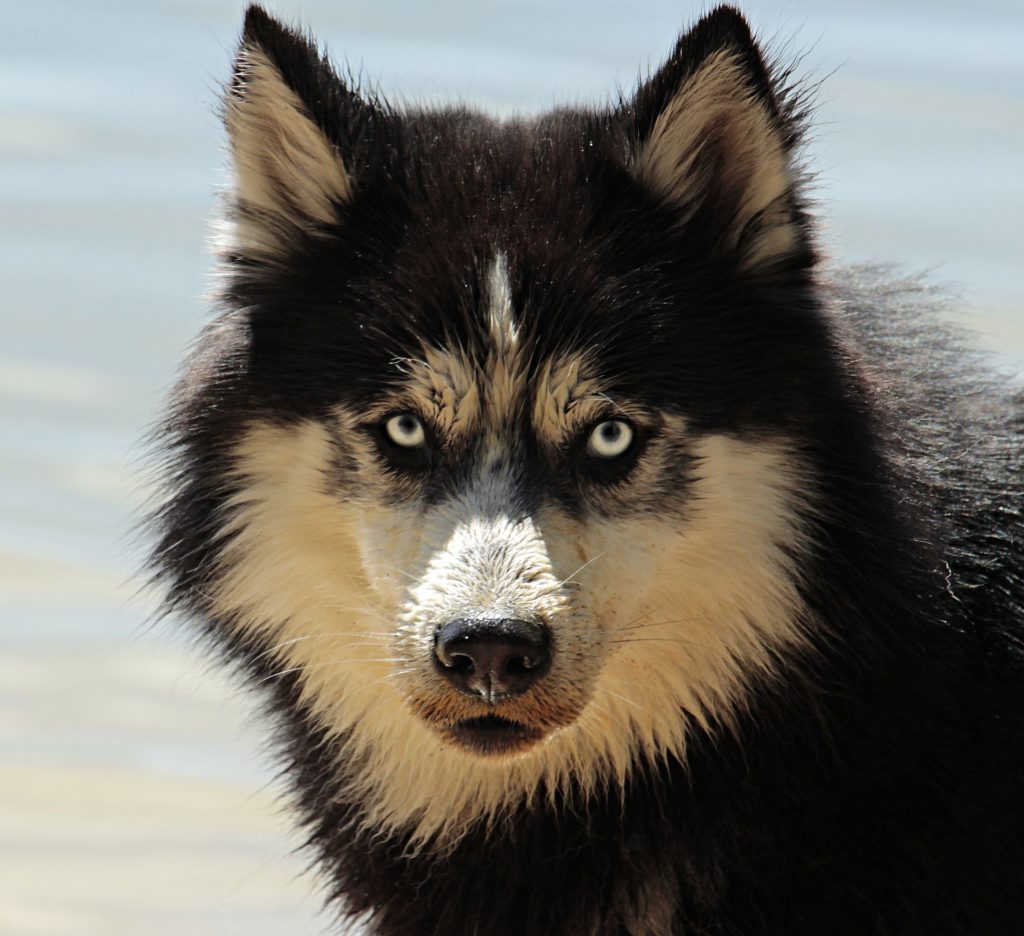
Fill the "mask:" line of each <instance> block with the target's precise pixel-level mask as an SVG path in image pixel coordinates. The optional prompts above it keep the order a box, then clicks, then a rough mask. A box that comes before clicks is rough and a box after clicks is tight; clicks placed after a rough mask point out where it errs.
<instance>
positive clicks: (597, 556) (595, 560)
mask: <svg viewBox="0 0 1024 936" xmlns="http://www.w3.org/2000/svg"><path fill="white" fill-rule="evenodd" d="M603 555H604V553H603V552H599V553H598V554H597V555H596V556H592V557H591V558H590V559H588V560H587V561H586V562H584V563H583V565H581V566H580V567H579V568H578V569H577V570H576V571H575V572H573V573H572V575H567V576H566V577H565V578H564V579H562V581H560V582H559V583H558V584H559V587H561V586H562V585H565V584H566V583H567V582H568V581H570V579H574V578H576V576H577V575H579V574H580V572H582V571H583V570H584V569H585V568H586V567H587V566H588V565H590V563H592V562H597V560H598V559H600V558H601V557H602V556H603Z"/></svg>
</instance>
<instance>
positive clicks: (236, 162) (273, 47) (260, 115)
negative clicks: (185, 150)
mask: <svg viewBox="0 0 1024 936" xmlns="http://www.w3.org/2000/svg"><path fill="white" fill-rule="evenodd" d="M373 111H374V108H373V107H372V106H371V105H370V104H368V103H366V102H364V101H363V100H361V99H360V98H359V96H358V95H357V94H356V93H355V92H353V91H351V90H349V89H348V87H347V86H346V85H345V83H344V82H343V81H342V80H341V79H340V78H339V77H338V76H337V75H336V74H335V73H334V71H333V70H332V69H331V67H330V65H329V64H328V62H327V60H326V59H325V58H324V57H323V56H321V55H320V53H319V52H318V51H317V49H316V47H315V46H314V45H313V43H312V42H311V41H309V40H308V39H306V38H305V37H304V36H301V35H299V34H298V33H296V32H293V31H292V30H290V29H287V28H286V27H284V26H282V25H281V24H280V23H279V22H277V21H276V20H275V19H273V18H272V17H271V16H270V15H268V14H267V13H266V12H265V11H264V10H263V9H262V8H261V7H259V6H257V5H253V6H250V7H249V9H248V11H247V12H246V16H245V27H244V30H243V33H242V42H241V45H240V47H239V50H238V56H237V58H236V59H235V68H234V73H233V75H232V79H231V85H230V88H229V89H228V92H227V95H226V97H225V101H224V122H225V125H226V126H227V130H228V137H229V140H230V148H231V158H232V165H233V169H234V188H233V191H232V193H231V194H232V216H233V221H234V222H235V224H234V227H235V230H234V232H233V235H232V238H231V240H232V243H231V245H230V250H231V251H233V252H235V253H237V254H240V255H242V256H246V257H248V258H251V259H265V260H270V259H273V258H274V257H277V256H279V255H281V254H282V253H286V252H287V250H288V247H289V245H291V244H293V243H294V242H295V241H296V238H297V236H300V235H302V234H309V233H316V232H317V231H321V230H324V229H325V227H326V226H329V225H331V224H332V223H334V222H335V221H336V220H337V211H338V208H339V206H341V205H342V204H344V202H345V201H346V200H347V199H348V198H349V197H350V195H351V193H352V189H353V186H354V184H355V178H354V175H353V171H352V147H353V145H354V141H355V140H356V139H357V138H358V136H359V133H360V132H361V129H362V128H363V126H365V124H366V123H367V122H368V121H369V120H371V119H372V117H373Z"/></svg>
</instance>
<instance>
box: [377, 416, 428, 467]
mask: <svg viewBox="0 0 1024 936" xmlns="http://www.w3.org/2000/svg"><path fill="white" fill-rule="evenodd" d="M405 415H409V416H415V417H416V419H418V420H419V423H420V425H421V426H422V427H423V442H422V443H421V444H420V445H411V446H410V445H402V444H401V443H399V442H396V441H395V440H394V439H392V438H391V436H390V435H389V434H388V423H389V422H390V421H391V420H392V419H394V418H395V417H396V416H405ZM363 429H364V430H365V431H366V432H367V434H368V435H369V436H370V438H371V439H372V440H373V442H374V444H375V445H376V447H377V452H378V454H379V455H380V456H381V458H382V459H383V460H384V461H385V462H387V463H388V464H389V465H390V466H391V467H393V468H397V469H400V470H403V471H412V472H419V471H423V470H425V469H427V468H430V467H431V466H432V465H433V464H434V459H435V452H436V450H437V433H436V431H435V430H434V427H433V426H432V425H431V423H430V420H428V419H425V418H424V417H423V416H422V415H421V414H420V413H418V412H416V410H413V409H396V410H391V411H390V412H388V413H385V414H384V416H382V417H380V418H379V419H376V420H374V421H373V422H372V423H367V424H366V425H364V426H363Z"/></svg>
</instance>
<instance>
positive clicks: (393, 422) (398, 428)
mask: <svg viewBox="0 0 1024 936" xmlns="http://www.w3.org/2000/svg"><path fill="white" fill-rule="evenodd" d="M384 431H385V432H386V433H387V434H388V438H389V439H390V440H391V441H392V442H394V443H395V445H400V446H402V448H419V446H421V445H423V443H424V442H426V439H427V434H426V432H425V431H424V429H423V423H421V422H420V421H419V419H418V418H417V417H415V416H413V414H412V413H399V414H398V415H397V416H392V417H391V418H390V419H389V420H388V421H387V422H386V423H384Z"/></svg>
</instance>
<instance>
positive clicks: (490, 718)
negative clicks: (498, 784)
mask: <svg viewBox="0 0 1024 936" xmlns="http://www.w3.org/2000/svg"><path fill="white" fill-rule="evenodd" d="M445 733H446V734H447V735H448V737H449V739H451V740H452V741H454V742H455V743H456V744H458V745H459V746H461V747H464V748H466V749H467V750H469V751H472V752H473V753H474V754H481V755H484V756H496V755H501V754H515V753H517V752H519V751H525V750H526V749H527V748H529V747H532V746H533V745H534V744H536V743H537V742H538V741H540V740H541V738H543V737H544V734H545V732H544V731H543V730H542V729H540V728H535V727H532V726H530V725H524V724H523V723H522V722H517V721H513V720H512V719H511V718H502V717H501V716H500V715H480V716H478V717H476V718H464V719H462V721H457V722H455V723H453V724H451V725H448V726H447V727H446V728H445Z"/></svg>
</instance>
